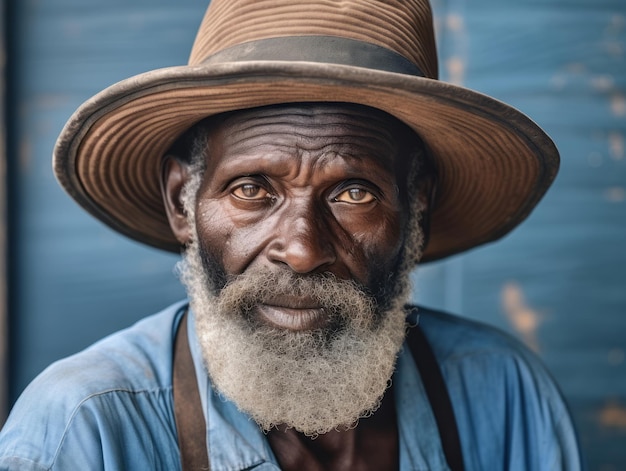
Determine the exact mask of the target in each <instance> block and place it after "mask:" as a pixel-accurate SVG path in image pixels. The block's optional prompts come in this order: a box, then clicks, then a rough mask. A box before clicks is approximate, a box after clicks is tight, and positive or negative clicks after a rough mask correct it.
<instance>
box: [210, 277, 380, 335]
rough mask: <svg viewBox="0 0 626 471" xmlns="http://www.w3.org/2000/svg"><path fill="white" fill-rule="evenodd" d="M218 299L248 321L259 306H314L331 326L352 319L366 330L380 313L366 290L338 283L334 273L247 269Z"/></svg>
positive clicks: (231, 279) (351, 283)
mask: <svg viewBox="0 0 626 471" xmlns="http://www.w3.org/2000/svg"><path fill="white" fill-rule="evenodd" d="M217 298H218V302H219V303H220V304H221V305H223V306H224V307H228V308H229V309H234V310H235V311H238V312H240V313H241V314H243V315H244V316H246V317H247V318H250V314H251V313H252V312H253V311H254V309H255V308H256V307H257V306H258V305H259V304H275V305H286V306H288V307H307V306H308V307H311V306H315V307H319V308H322V309H324V311H326V313H327V314H328V315H329V317H330V320H331V324H332V323H337V324H343V323H344V322H343V321H344V320H347V319H346V317H349V318H350V319H349V320H350V322H351V323H352V324H354V323H355V322H356V323H357V324H360V325H361V327H366V326H369V325H370V324H371V322H372V321H375V320H376V319H372V316H371V313H377V312H378V304H377V302H376V299H375V297H374V296H373V295H372V294H371V293H370V292H369V290H368V289H367V288H366V287H365V286H363V285H361V284H359V283H358V282H356V281H354V280H344V279H339V278H337V277H336V276H335V275H334V274H332V273H317V274H298V273H293V272H291V271H287V270H280V269H274V270H272V269H267V268H261V269H258V268H257V269H248V270H246V271H245V272H243V273H242V274H239V275H236V276H234V277H229V279H228V281H227V282H226V283H225V285H224V286H223V287H222V288H221V289H220V290H219V294H218V296H217ZM366 313H369V314H366ZM361 317H362V318H361ZM375 317H378V316H375Z"/></svg>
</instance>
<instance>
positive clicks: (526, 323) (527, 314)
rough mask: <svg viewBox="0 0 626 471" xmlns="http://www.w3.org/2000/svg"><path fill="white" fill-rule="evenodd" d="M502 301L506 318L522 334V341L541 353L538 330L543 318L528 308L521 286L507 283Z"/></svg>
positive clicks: (503, 290)
mask: <svg viewBox="0 0 626 471" xmlns="http://www.w3.org/2000/svg"><path fill="white" fill-rule="evenodd" d="M501 301H502V308H503V309H504V313H505V314H506V317H507V318H508V320H509V322H510V323H511V325H512V326H513V328H514V329H515V331H516V332H517V333H518V334H520V336H521V338H522V341H523V342H524V343H525V344H526V345H527V346H528V347H529V348H531V349H532V350H534V351H535V352H539V350H540V348H539V341H538V339H537V329H538V328H539V325H540V324H541V322H542V316H541V314H539V313H538V312H537V311H536V310H535V309H532V308H531V307H530V306H528V304H527V303H526V300H525V299H524V293H523V291H522V288H521V286H520V285H519V284H518V283H515V282H509V283H506V284H505V285H504V286H503V288H502V293H501Z"/></svg>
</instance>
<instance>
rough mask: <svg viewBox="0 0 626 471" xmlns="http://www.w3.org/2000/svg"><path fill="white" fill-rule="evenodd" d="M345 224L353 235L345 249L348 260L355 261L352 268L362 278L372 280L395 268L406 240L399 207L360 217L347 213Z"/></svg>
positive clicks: (347, 232) (366, 280) (366, 281)
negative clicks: (397, 209)
mask: <svg viewBox="0 0 626 471" xmlns="http://www.w3.org/2000/svg"><path fill="white" fill-rule="evenodd" d="M341 225H342V227H343V230H344V233H345V234H348V237H349V241H346V244H345V245H344V246H343V247H342V249H343V250H344V251H345V252H346V257H347V263H349V264H350V265H352V267H351V272H352V273H353V274H354V275H356V276H357V279H358V280H359V281H360V282H363V283H366V284H369V282H370V280H372V279H373V278H378V274H379V273H380V272H389V271H391V270H394V269H395V267H396V265H397V261H398V257H399V254H400V252H401V247H402V243H403V241H404V233H403V228H404V224H403V217H402V215H401V213H400V212H399V211H376V212H373V214H363V215H360V216H359V217H352V216H350V217H346V216H345V215H344V217H343V218H341ZM374 273H376V275H374Z"/></svg>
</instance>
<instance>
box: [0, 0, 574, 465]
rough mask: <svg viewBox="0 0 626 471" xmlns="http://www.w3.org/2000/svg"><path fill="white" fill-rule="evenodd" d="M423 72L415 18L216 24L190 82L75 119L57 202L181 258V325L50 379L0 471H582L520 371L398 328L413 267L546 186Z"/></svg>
mask: <svg viewBox="0 0 626 471" xmlns="http://www.w3.org/2000/svg"><path fill="white" fill-rule="evenodd" d="M436 69H437V65H436V53H435V47H434V39H433V33H432V20H431V13H430V7H429V5H428V3H427V2H426V0H413V1H411V2H408V1H405V0H402V1H400V0H397V1H386V2H382V1H375V0H352V1H349V0H347V1H342V2H339V1H337V2H328V1H324V2H321V1H309V0H289V1H285V0H268V1H259V0H213V2H212V4H211V6H210V8H209V10H208V11H207V14H206V16H205V18H204V21H203V23H202V25H201V27H200V31H199V33H198V36H197V39H196V42H195V44H194V48H193V51H192V55H191V59H190V64H189V65H188V66H184V67H174V68H169V69H163V70H159V71H154V72H149V73H146V74H143V75H140V76H138V77H134V78H132V79H129V80H127V81H124V82H121V83H119V84H116V85H114V86H112V87H110V88H109V89H107V90H105V91H104V92H102V93H101V94H99V95H97V96H96V97H94V98H93V99H92V100H90V101H89V102H87V103H85V104H84V105H83V106H82V107H81V108H80V109H79V110H78V111H77V112H76V114H75V115H74V116H73V117H72V118H71V120H70V121H69V123H68V124H67V125H66V127H65V129H64V131H63V133H62V134H61V136H60V138H59V141H58V144H57V147H56V149H55V163H54V166H55V171H56V174H57V177H58V179H59V181H60V182H61V184H62V185H63V187H64V188H65V189H66V190H67V191H68V192H69V194H70V195H71V196H72V197H73V198H75V199H76V200H77V201H78V202H79V203H80V204H81V205H82V206H83V207H84V208H85V209H86V210H88V211H89V212H91V213H92V214H93V215H95V216H96V217H98V218H99V219H101V220H102V221H104V222H105V223H107V224H109V225H110V226H111V227H113V228H115V229H116V230H118V231H120V232H122V233H124V234H126V235H128V236H130V237H133V238H135V239H137V240H140V241H142V242H144V243H147V244H150V245H153V246H156V247H160V248H164V249H168V250H173V251H178V250H181V248H182V249H183V260H182V262H181V263H180V264H179V270H180V276H181V280H182V282H183V283H184V284H185V286H186V288H187V291H188V294H189V303H187V302H181V303H179V304H176V305H175V306H172V307H169V308H167V309H165V310H164V311H163V312H161V313H159V314H157V315H155V316H151V317H149V318H147V319H145V320H144V321H142V322H140V323H138V324H137V325H135V326H133V327H131V328H130V329H128V330H126V331H123V332H120V333H118V334H115V335H113V336H111V337H109V338H107V339H105V340H103V341H102V342H99V343H98V344H96V345H94V346H92V347H91V348H89V349H87V350H85V351H84V352H82V353H79V354H78V355H75V356H74V357H71V358H69V359H66V360H63V361H61V362H59V363H57V364H55V365H53V366H52V367H50V368H49V369H48V370H46V371H45V372H44V373H43V374H42V375H41V376H40V377H39V378H37V379H36V380H35V381H34V382H33V383H32V384H31V385H30V386H29V388H28V389H27V391H25V393H24V394H23V396H22V397H21V398H20V400H19V401H18V403H17V404H16V406H15V408H14V410H13V412H12V414H11V416H10V418H9V420H8V422H7V424H6V426H5V428H4V429H3V431H2V435H0V468H1V469H33V470H39V469H59V470H60V469H80V470H85V469H141V470H143V469H166V470H172V469H181V467H182V469H185V470H188V469H206V468H207V467H210V468H211V469H214V470H221V469H229V470H243V469H252V468H255V469H259V470H260V469H277V468H281V469H286V470H305V469H307V470H308V469H310V470H322V469H333V470H334V469H375V470H381V469H385V470H386V469H403V470H405V469H406V470H413V469H419V470H444V469H452V470H456V469H466V470H486V469H489V470H491V469H511V470H543V469H545V470H548V469H549V470H554V469H567V470H576V469H578V468H579V458H578V448H577V444H576V439H575V436H574V433H573V430H572V425H571V421H570V418H569V416H568V413H567V410H566V407H565V405H564V404H563V401H562V399H561V396H560V394H559V392H558V390H557V388H556V386H555V385H554V383H553V382H552V380H551V379H550V377H549V375H548V374H547V373H546V371H545V370H544V368H543V367H542V365H541V364H540V363H539V362H538V360H537V359H536V358H535V357H534V356H533V355H531V354H530V353H529V352H528V351H526V350H525V349H524V348H523V347H522V346H520V345H519V344H518V343H516V342H515V341H513V340H512V339H510V338H508V337H506V336H504V335H503V334H501V333H498V332H496V331H494V330H493V329H490V328H487V327H485V326H481V325H477V324H474V323H472V322H469V321H466V320H461V319H459V318H456V317H453V316H450V315H446V314H442V313H438V312H433V311H430V310H427V309H422V308H419V309H418V308H416V307H414V306H410V305H408V304H407V302H408V299H409V289H410V286H409V274H410V272H411V270H412V269H413V268H414V267H415V265H416V264H417V263H418V262H419V261H420V260H422V261H424V260H435V259H439V258H442V257H445V256H447V255H451V254H454V253H458V252H461V251H463V250H467V249H469V248H471V247H475V246H477V245H479V244H483V243H486V242H489V241H491V240H494V239H496V238H498V237H500V236H502V235H503V234H505V233H506V232H508V231H509V230H511V229H512V228H513V227H515V225H517V224H518V223H519V222H521V221H522V220H523V219H524V218H525V217H526V216H527V215H528V214H529V212H530V211H531V210H532V208H533V207H534V206H535V204H536V203H537V202H538V201H539V199H540V198H541V196H542V195H543V193H544V192H545V191H546V190H547V188H548V187H549V185H550V183H551V181H552V179H553V178H554V176H555V174H556V171H557V167H558V153H557V151H556V149H555V148H554V146H553V144H552V142H551V141H550V139H549V138H548V137H547V136H546V135H545V134H544V133H543V132H542V131H541V130H540V129H539V128H538V127H537V126H536V125H535V124H534V123H532V122H531V121H530V120H529V119H528V118H526V117H525V116H523V115H522V114H520V113H519V112H517V111H516V110H514V109H512V108H510V107H508V106H506V105H504V104H502V103H499V102H496V101H495V100H492V99H490V98H488V97H485V96H483V95H479V94H477V93H475V92H472V91H470V90H466V89H463V88H460V87H455V86H453V85H450V84H446V83H442V82H439V81H438V80H436V74H437V72H436Z"/></svg>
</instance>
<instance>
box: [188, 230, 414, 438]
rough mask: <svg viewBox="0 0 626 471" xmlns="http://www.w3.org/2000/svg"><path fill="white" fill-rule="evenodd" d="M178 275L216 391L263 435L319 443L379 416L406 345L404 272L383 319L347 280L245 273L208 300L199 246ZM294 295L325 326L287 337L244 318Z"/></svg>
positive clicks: (209, 287) (208, 286)
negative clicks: (312, 306)
mask: <svg viewBox="0 0 626 471" xmlns="http://www.w3.org/2000/svg"><path fill="white" fill-rule="evenodd" d="M179 271H180V274H181V279H182V281H183V283H184V284H185V286H186V288H187V291H188V294H189V298H190V302H191V307H192V309H193V312H194V315H195V322H196V330H197V333H198V338H199V341H200V346H201V350H202V354H203V357H204V361H205V364H206V367H207V370H208V372H209V375H210V377H211V380H212V382H213V385H214V387H215V388H216V389H217V390H218V391H219V392H220V393H221V394H223V395H224V396H225V397H227V398H228V399H230V400H231V401H233V402H234V403H235V404H236V405H237V407H238V408H239V409H240V410H242V411H243V412H245V413H247V414H249V415H250V416H251V417H252V418H253V419H254V420H255V421H256V422H257V423H258V424H259V425H260V426H261V427H262V428H263V429H265V430H270V429H271V428H272V427H275V426H277V425H286V426H288V427H293V428H295V429H296V430H298V431H300V432H302V433H304V434H306V435H317V434H322V433H326V432H329V431H331V430H333V429H346V428H350V427H352V426H354V425H355V424H356V422H357V421H358V419H359V418H362V417H366V416H368V415H371V413H372V412H373V411H375V410H376V409H377V408H378V406H379V405H380V401H381V398H382V396H383V393H384V392H385V390H386V389H387V387H388V385H389V380H390V378H391V375H392V373H393V369H394V365H395V361H396V358H397V355H398V352H399V350H400V348H401V345H402V342H403V339H404V334H405V315H406V314H405V311H404V309H403V306H404V304H405V301H406V298H407V295H408V271H407V273H404V274H402V275H400V276H399V278H401V279H397V280H396V283H399V284H400V285H401V286H402V288H401V289H399V290H398V291H399V293H396V296H395V298H394V300H393V302H392V303H391V306H392V307H391V308H390V309H389V310H388V311H387V312H384V313H381V312H377V309H376V305H375V303H374V302H373V299H372V298H371V297H370V296H368V295H366V294H365V293H364V292H363V291H362V290H361V289H359V288H358V287H357V286H356V284H355V283H353V282H351V281H344V280H338V279H336V278H335V277H333V276H330V275H329V276H321V277H308V276H307V277H300V276H293V275H291V274H290V273H289V272H288V271H287V270H284V269H283V271H282V272H270V273H268V272H267V271H264V272H262V273H259V272H251V271H250V270H248V271H246V273H244V274H243V275H240V276H239V277H237V278H235V279H234V280H232V281H230V282H229V283H228V284H227V285H226V286H225V287H224V288H223V289H221V290H220V291H219V294H214V287H213V286H212V285H211V282H210V281H209V277H207V275H206V273H205V269H204V266H203V263H202V257H201V254H200V249H199V246H198V244H197V243H196V242H193V243H191V244H190V245H189V247H188V248H187V250H186V253H185V255H184V258H183V261H182V262H181V263H180V267H179ZM298 293H305V294H306V295H307V296H309V297H312V298H314V299H315V300H316V301H318V302H319V303H320V304H321V305H322V306H323V307H324V310H325V312H328V313H331V320H330V323H329V326H330V327H331V328H329V329H318V330H312V331H304V332H293V331H288V330H283V329H276V328H271V327H268V326H265V325H262V324H258V323H256V322H255V321H254V319H253V317H252V316H251V315H250V314H251V312H252V311H253V309H254V306H255V305H257V304H258V303H259V302H262V301H263V299H267V298H274V299H275V298H276V296H277V295H278V296H280V294H295V295H298Z"/></svg>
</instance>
